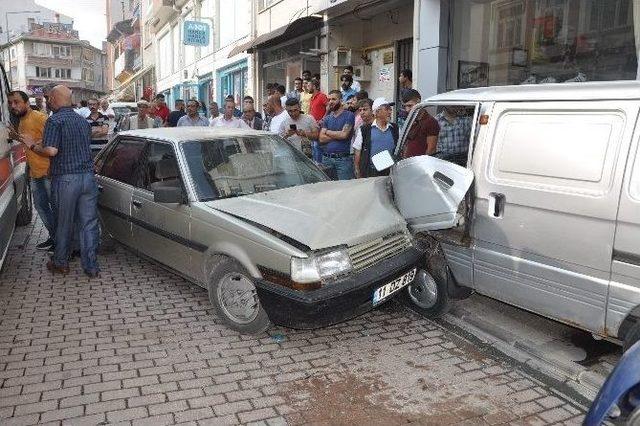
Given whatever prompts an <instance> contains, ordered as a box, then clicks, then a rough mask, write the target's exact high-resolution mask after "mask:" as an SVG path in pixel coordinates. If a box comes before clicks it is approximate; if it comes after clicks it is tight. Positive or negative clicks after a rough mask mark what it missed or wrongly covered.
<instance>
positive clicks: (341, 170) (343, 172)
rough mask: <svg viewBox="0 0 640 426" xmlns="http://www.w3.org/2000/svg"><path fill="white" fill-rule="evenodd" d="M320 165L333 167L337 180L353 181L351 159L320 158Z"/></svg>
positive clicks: (348, 157) (350, 157)
mask: <svg viewBox="0 0 640 426" xmlns="http://www.w3.org/2000/svg"><path fill="white" fill-rule="evenodd" d="M322 164H323V165H325V166H328V167H333V168H334V169H335V170H336V176H338V180H349V179H353V157H352V156H350V155H349V156H347V157H339V158H333V157H327V156H326V155H323V156H322Z"/></svg>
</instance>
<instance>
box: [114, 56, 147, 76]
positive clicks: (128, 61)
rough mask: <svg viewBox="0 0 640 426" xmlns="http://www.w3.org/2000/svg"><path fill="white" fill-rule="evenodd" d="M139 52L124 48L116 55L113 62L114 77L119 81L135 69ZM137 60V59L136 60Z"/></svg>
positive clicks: (131, 73)
mask: <svg viewBox="0 0 640 426" xmlns="http://www.w3.org/2000/svg"><path fill="white" fill-rule="evenodd" d="M139 58H140V54H139V52H138V51H136V50H125V51H124V53H122V54H121V55H120V56H118V57H117V58H116V60H115V62H114V64H113V75H114V78H115V79H116V80H118V81H120V82H123V81H125V80H127V79H128V78H129V77H131V75H133V73H134V72H135V69H136V62H137V61H138V60H139ZM138 62H139V61H138Z"/></svg>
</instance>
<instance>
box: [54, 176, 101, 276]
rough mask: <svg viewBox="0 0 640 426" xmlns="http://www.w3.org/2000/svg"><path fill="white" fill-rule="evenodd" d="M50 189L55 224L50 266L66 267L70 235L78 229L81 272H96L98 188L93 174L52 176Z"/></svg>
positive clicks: (98, 239) (98, 238)
mask: <svg viewBox="0 0 640 426" xmlns="http://www.w3.org/2000/svg"><path fill="white" fill-rule="evenodd" d="M51 189H52V191H51V195H52V199H53V207H54V211H55V220H56V236H55V242H56V245H55V250H54V253H53V263H54V265H55V266H58V267H67V266H68V264H69V251H70V250H71V241H72V234H73V233H74V232H75V231H76V229H78V230H79V233H78V236H79V240H80V241H79V242H80V260H81V263H82V269H84V270H85V272H87V273H97V272H99V270H100V268H99V267H98V256H97V251H98V244H99V242H100V230H99V225H98V185H97V184H96V179H95V177H94V175H93V173H82V174H73V175H58V176H53V177H52V178H51Z"/></svg>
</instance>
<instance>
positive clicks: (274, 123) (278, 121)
mask: <svg viewBox="0 0 640 426" xmlns="http://www.w3.org/2000/svg"><path fill="white" fill-rule="evenodd" d="M287 118H289V113H288V112H287V111H286V110H282V112H281V113H280V114H278V115H276V116H275V117H273V118H272V119H271V123H270V124H269V131H270V132H271V133H275V134H278V132H279V131H280V127H281V126H282V123H283V122H284V120H286V119H287Z"/></svg>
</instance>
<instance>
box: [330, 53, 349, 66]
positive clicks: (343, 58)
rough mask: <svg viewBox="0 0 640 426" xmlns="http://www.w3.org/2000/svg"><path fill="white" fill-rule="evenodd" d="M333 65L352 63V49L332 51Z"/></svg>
mask: <svg viewBox="0 0 640 426" xmlns="http://www.w3.org/2000/svg"><path fill="white" fill-rule="evenodd" d="M331 65H332V66H334V67H346V66H347V65H351V49H337V50H334V51H333V52H331Z"/></svg>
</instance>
